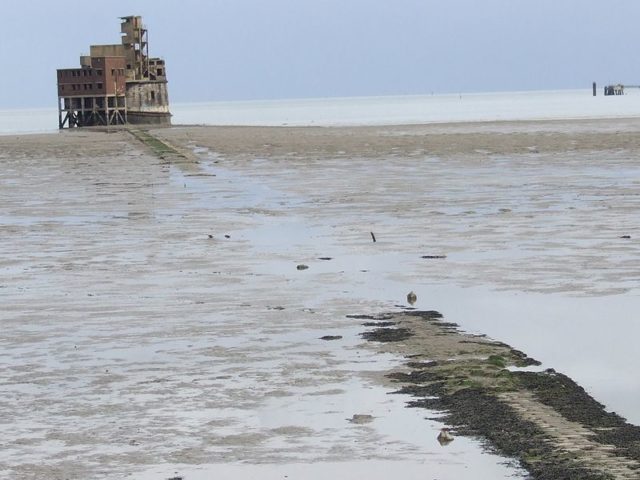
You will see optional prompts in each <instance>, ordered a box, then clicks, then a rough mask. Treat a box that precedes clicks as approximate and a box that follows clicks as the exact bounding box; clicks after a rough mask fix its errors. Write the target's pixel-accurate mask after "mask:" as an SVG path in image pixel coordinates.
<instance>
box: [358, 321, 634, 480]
mask: <svg viewBox="0 0 640 480" xmlns="http://www.w3.org/2000/svg"><path fill="white" fill-rule="evenodd" d="M368 319H369V320H370V321H369V322H366V323H365V324H363V325H364V326H366V327H369V328H371V327H373V330H367V331H365V332H364V333H362V337H363V338H364V339H366V340H368V341H370V342H375V343H377V344H378V345H380V349H381V350H383V351H385V352H389V351H394V352H396V353H401V354H403V355H404V356H405V358H406V359H407V362H406V365H405V366H406V370H404V371H397V372H392V373H389V374H387V378H388V380H389V381H390V382H392V383H394V384H398V385H399V389H398V390H397V393H403V394H410V395H412V396H413V397H414V398H415V400H413V401H411V402H410V403H409V404H408V407H411V408H424V409H427V410H429V411H436V412H440V413H441V414H442V417H439V419H440V420H441V421H444V422H445V423H446V424H447V425H450V426H451V427H453V429H454V432H455V433H456V434H458V435H464V436H472V437H478V438H480V439H482V441H483V442H484V443H485V445H486V446H487V448H488V449H490V450H491V451H494V452H496V453H499V454H501V455H505V456H507V457H510V458H514V459H515V460H517V461H518V462H519V464H520V465H521V466H522V467H523V468H524V469H526V470H527V471H528V472H529V473H530V474H531V478H533V479H536V480H542V479H561V480H605V479H618V478H621V479H626V478H629V479H631V478H637V476H638V475H640V427H638V426H635V425H631V424H629V423H627V422H626V421H625V419H624V418H622V417H620V416H619V415H617V414H615V413H610V412H607V411H606V410H605V408H604V406H603V405H601V404H600V403H598V402H597V401H596V400H595V399H593V397H591V396H590V395H589V394H588V393H587V392H586V391H585V390H584V389H583V388H582V387H580V386H579V385H578V384H577V383H575V382H574V381H573V380H572V379H570V378H569V377H567V376H566V375H563V374H561V373H558V372H556V371H555V370H553V369H546V370H543V371H521V370H520V369H522V368H523V367H528V366H536V365H539V362H537V361H536V360H534V359H532V358H529V357H527V356H526V354H524V353H523V352H520V351H518V350H515V349H513V348H511V347H510V346H508V345H506V344H504V343H502V342H496V341H493V340H491V339H488V338H486V337H483V336H477V335H469V334H466V333H464V332H462V331H460V330H459V328H458V326H457V325H456V324H454V323H449V322H444V321H443V319H442V315H441V314H439V313H438V312H436V311H408V312H403V313H393V314H385V315H382V316H378V317H374V316H370V317H369V318H368ZM523 401H524V402H526V407H524V406H522V404H523ZM533 412H536V414H535V415H534V414H533ZM558 419H559V420H560V421H558Z"/></svg>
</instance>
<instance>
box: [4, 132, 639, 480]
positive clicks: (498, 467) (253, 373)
mask: <svg viewBox="0 0 640 480" xmlns="http://www.w3.org/2000/svg"><path fill="white" fill-rule="evenodd" d="M152 133H153V134H154V135H157V136H158V137H160V138H163V139H165V140H166V141H168V142H169V143H171V144H173V145H175V146H176V147H177V148H179V149H181V150H183V151H184V152H185V153H186V154H188V155H187V156H189V157H190V158H186V159H180V160H178V159H171V158H164V159H160V158H158V157H156V156H154V155H152V154H151V153H150V152H149V151H148V150H147V149H146V148H145V146H144V145H142V144H141V143H140V142H138V141H137V140H135V139H134V138H132V137H131V136H130V135H128V134H127V133H126V132H115V133H112V134H105V133H99V132H88V131H82V132H69V133H65V134H62V135H42V136H37V135H36V136H23V137H19V138H18V137H12V136H10V137H2V138H0V165H1V166H2V169H1V170H0V172H1V173H0V185H1V189H0V197H1V198H0V200H1V204H0V230H1V231H2V240H1V241H0V274H1V276H0V301H2V304H3V305H5V306H6V308H3V311H2V312H0V321H1V322H2V327H3V336H2V338H1V340H0V347H1V349H0V357H1V360H2V365H3V367H2V369H1V370H0V381H2V384H3V385H4V389H5V391H6V394H5V395H4V396H3V398H2V399H0V432H2V437H3V439H4V440H3V444H4V446H3V447H4V448H3V449H2V451H1V452H0V471H1V472H2V473H3V474H4V475H14V476H15V475H17V476H18V477H19V478H41V477H42V476H43V475H49V476H53V477H54V478H55V477H56V476H59V477H64V478H87V477H91V478H114V477H117V476H118V475H121V476H122V475H127V474H133V478H165V477H169V476H170V474H173V473H174V471H178V472H185V471H190V472H191V473H190V475H191V476H195V475H196V474H197V472H195V471H196V470H198V469H199V468H200V467H198V466H199V465H209V467H207V468H210V469H212V470H210V471H214V472H215V470H216V466H215V465H220V464H225V465H232V464H236V463H239V462H242V463H248V464H253V465H260V464H268V465H280V467H279V468H283V469H282V470H278V473H285V472H286V466H287V465H296V464H300V463H307V462H320V463H321V464H322V465H327V466H329V465H331V467H330V468H329V469H330V470H331V469H333V468H336V467H335V465H336V463H335V462H338V463H337V465H339V466H341V467H337V468H338V469H339V468H343V469H344V470H343V471H349V468H351V467H353V468H356V467H355V466H353V465H354V464H352V462H356V464H358V465H361V463H359V462H362V461H369V460H371V459H376V460H377V461H382V462H388V463H387V464H390V465H393V466H394V468H399V469H403V471H404V472H405V474H406V477H407V478H412V477H411V475H412V472H413V474H415V478H418V475H419V474H420V473H422V474H424V468H434V469H437V471H438V475H439V478H456V479H465V478H469V479H471V478H479V476H484V477H485V478H507V477H508V476H509V475H513V473H514V470H513V468H512V467H508V466H505V465H504V464H503V463H502V462H503V460H502V459H501V458H500V457H496V456H494V455H490V454H485V453H482V451H481V448H480V445H479V442H478V441H476V440H473V439H471V440H469V439H466V438H464V437H460V438H457V439H456V441H455V442H454V443H453V444H451V445H450V446H448V447H447V448H442V447H441V446H440V445H439V444H438V443H437V442H436V438H435V437H436V435H437V432H438V430H439V428H440V427H441V426H442V425H441V423H439V422H437V421H435V420H426V419H424V417H425V416H431V415H428V414H425V412H419V411H416V410H411V409H406V408H404V406H405V404H406V403H407V402H408V401H409V400H410V399H409V396H408V395H407V396H402V395H388V393H389V392H390V391H392V389H391V388H390V387H389V385H388V382H386V381H385V379H384V378H385V377H384V375H385V374H386V373H388V372H389V371H391V370H392V369H394V368H396V367H398V366H401V365H402V364H403V359H402V356H401V355H398V354H394V353H380V352H379V351H378V349H376V348H372V347H371V346H370V345H366V344H365V342H363V341H362V339H361V338H360V333H361V332H362V330H363V327H362V326H361V325H360V322H359V321H357V320H355V319H350V318H348V317H347V315H349V314H358V313H370V314H377V313H379V312H381V311H389V310H390V309H391V310H393V309H395V308H397V309H399V310H401V308H402V307H406V306H407V305H406V304H405V303H404V300H405V297H406V293H407V292H408V291H409V290H414V291H416V293H417V294H418V304H417V305H416V306H418V307H420V308H425V309H438V310H445V313H447V318H448V319H451V320H452V321H456V322H457V323H459V324H461V325H462V327H463V328H465V329H468V330H472V331H473V330H478V331H482V332H486V333H490V334H491V335H493V336H494V337H495V338H498V339H500V340H504V341H507V342H509V343H510V344H512V345H513V346H514V347H516V348H520V349H523V350H526V351H527V353H529V354H531V355H533V356H534V357H536V358H538V359H540V360H542V361H543V363H545V364H546V363H547V362H550V363H551V362H554V363H555V362H556V360H558V361H559V363H560V365H556V364H554V365H550V366H554V367H556V368H558V370H561V371H563V372H565V373H569V374H571V376H572V377H574V378H575V377H579V378H578V380H579V382H580V383H583V384H586V386H587V387H588V389H589V391H590V392H592V393H594V395H595V397H596V399H598V400H601V401H604V403H605V404H606V405H607V406H611V404H612V403H611V402H609V401H608V399H606V398H604V399H603V397H606V395H607V392H610V391H611V389H610V388H609V387H611V385H610V384H606V382H604V381H603V382H600V379H599V378H598V377H594V376H593V375H590V373H589V372H586V373H585V372H583V371H581V370H580V368H579V367H575V365H574V364H572V363H571V361H570V360H571V359H572V358H578V359H579V360H580V361H582V360H583V359H584V358H585V357H590V358H593V357H594V355H593V353H592V352H593V351H594V350H593V345H597V346H598V348H599V349H600V350H598V351H602V350H605V353H604V354H603V355H602V358H595V359H594V362H595V363H596V364H597V365H600V366H602V370H601V371H600V372H599V373H601V374H602V376H603V377H606V378H614V379H615V378H627V376H628V375H627V374H629V375H630V374H631V373H630V372H626V371H625V370H624V368H618V364H617V363H615V362H616V361H617V359H618V358H619V356H618V355H617V354H616V351H619V350H620V348H619V346H620V345H619V344H617V345H606V344H604V345H602V344H600V343H599V342H604V341H607V340H609V338H608V337H606V336H605V337H602V336H598V333H599V331H598V330H597V328H596V327H597V326H598V325H599V324H597V323H596V321H601V320H602V319H601V317H599V316H598V317H597V319H596V320H594V321H590V318H589V316H588V315H586V316H585V318H586V320H585V319H580V318H568V319H566V321H567V325H566V332H567V333H566V335H570V334H571V332H572V331H575V330H576V329H578V328H579V329H580V330H581V331H582V332H583V335H584V336H585V337H584V338H586V339H587V340H589V341H591V342H592V344H588V343H587V344H584V343H583V345H584V350H585V352H586V353H583V354H577V355H569V356H567V357H563V356H562V355H555V354H554V353H553V351H554V350H555V349H554V347H555V346H556V345H555V344H554V343H553V341H551V340H550V339H549V338H548V337H549V335H543V334H541V333H539V330H540V327H539V326H535V325H534V326H533V327H532V322H531V321H530V319H529V318H527V313H526V312H523V313H522V317H520V318H515V319H514V318H509V319H508V321H509V323H508V324H507V323H504V322H502V321H500V319H499V318H498V319H496V318H494V317H493V315H495V314H496V312H499V311H500V309H501V308H506V307H504V306H505V305H508V304H509V301H512V300H513V299H514V295H519V296H520V297H518V298H516V307H517V301H518V300H519V299H522V300H523V304H524V305H527V311H528V312H531V308H530V302H533V304H534V305H538V306H539V307H540V308H541V309H544V307H545V305H553V304H555V303H558V302H560V303H561V304H562V308H560V310H562V311H564V310H563V309H566V307H567V305H569V306H570V307H571V306H574V305H578V304H579V305H582V302H586V303H587V304H590V302H593V300H594V299H595V300H596V301H597V302H598V303H597V305H596V307H595V309H594V311H596V312H597V311H598V308H606V310H607V311H615V310H616V308H618V309H620V311H623V312H627V311H631V310H629V309H628V306H629V305H631V306H633V305H637V279H638V271H637V268H636V263H637V262H635V263H634V261H633V260H634V259H637V256H638V246H637V242H636V241H635V235H634V233H635V216H634V213H635V212H636V210H637V206H638V198H637V186H638V178H640V175H639V170H640V169H639V167H638V166H637V162H636V161H635V159H636V158H637V153H638V151H639V147H640V140H639V138H640V135H638V133H640V122H638V121H637V120H617V121H606V122H605V121H601V122H599V121H585V122H542V123H509V124H477V125H450V126H445V125H441V126H438V125H434V126H428V127H420V126H411V127H384V128H383V127H366V128H340V129H330V128H308V129H305V128H249V127H243V128H230V127H227V128H198V127H189V128H172V129H166V130H158V131H154V132H152ZM372 231H373V232H375V234H376V237H377V240H378V241H377V242H376V243H373V242H372V241H371V237H370V232H372ZM626 235H630V236H631V238H621V237H623V236H626ZM432 255H435V256H438V255H446V258H444V259H424V258H422V257H423V256H432ZM320 258H331V260H320ZM299 264H306V265H308V266H309V267H310V268H309V269H308V270H303V271H301V270H297V269H296V266H297V265H299ZM478 289H480V294H478V291H479V290H478ZM538 299H539V300H538ZM485 302H486V303H485ZM395 305H400V307H395ZM621 305H622V307H621ZM443 307H444V308H443ZM465 308H467V309H468V310H465ZM483 308H484V309H483ZM448 309H449V310H451V311H454V312H455V315H449V314H448V312H446V311H447V310H448ZM503 311H504V312H510V311H511V310H509V309H505V310H503ZM516 311H517V308H516ZM636 311H637V309H636ZM474 312H475V313H474ZM452 316H453V318H452ZM547 320H548V319H547ZM580 320H583V323H577V322H579V321H580ZM629 320H631V319H630V318H622V319H621V318H619V316H615V317H614V318H611V319H608V321H610V322H611V324H612V325H615V326H616V327H617V328H618V329H619V330H618V331H621V332H622V334H621V340H620V341H621V342H622V345H623V348H622V350H623V353H624V359H625V361H626V362H628V363H633V362H634V359H635V357H634V356H637V355H638V353H637V352H635V350H632V349H631V348H627V344H625V343H624V339H625V338H627V339H628V338H629V336H630V333H633V332H634V330H633V329H634V328H637V327H634V325H633V322H631V321H629ZM585 321H586V324H585V323H584V322H585ZM540 322H541V324H542V325H544V324H545V320H544V319H541V320H540ZM492 329H493V331H491V330H492ZM532 330H534V331H538V334H537V335H533V336H532V335H530V332H531V331H532ZM564 332H565V330H564V327H563V328H562V329H560V330H559V332H558V337H559V338H560V339H562V338H563V335H565V333H564ZM501 333H504V335H501ZM608 333H609V334H611V332H608ZM325 335H334V336H341V337H342V338H341V339H338V340H334V341H324V340H321V339H320V338H321V337H323V336H325ZM505 337H506V338H505ZM603 338H604V340H603ZM526 339H529V341H530V342H531V343H527V340H526ZM615 340H616V341H617V340H618V339H617V338H616V339H615ZM627 341H628V340H627ZM529 347H534V348H529ZM536 349H537V351H531V350H536ZM546 349H549V350H546ZM549 351H551V353H549ZM539 353H542V355H539ZM573 368H576V371H575V372H574V371H572V369H573ZM628 370H630V369H628ZM589 371H592V369H589ZM574 373H577V375H576V374H574ZM618 373H619V377H617V374H618ZM581 375H584V376H583V377H581ZM580 377H581V378H580ZM633 378H635V376H633ZM590 382H593V385H591V384H590ZM598 385H607V388H604V389H602V390H601V391H599V390H598ZM616 387H617V388H619V389H618V390H615V392H614V393H615V394H614V395H612V396H615V397H616V398H620V397H621V395H620V391H622V393H623V394H622V398H627V399H628V398H634V396H633V395H634V394H635V393H636V392H638V390H639V388H640V387H639V386H638V384H637V381H636V382H635V383H634V382H633V381H628V382H625V383H624V385H623V387H624V388H622V389H621V390H620V387H619V386H618V385H616ZM635 398H637V397H635ZM628 403H629V404H630V405H633V404H635V402H628ZM620 405H622V406H624V405H627V403H625V402H624V401H622V402H621V403H620ZM614 408H616V409H618V408H619V406H618V405H615V406H614ZM621 413H622V414H623V415H624V416H627V417H630V416H632V415H638V413H639V412H637V411H636V410H633V408H629V410H628V411H623V412H621ZM356 414H366V415H372V416H373V417H374V419H373V421H372V422H371V423H369V424H365V425H358V424H354V423H351V422H349V421H348V419H349V418H351V417H352V416H353V415H356ZM638 416H640V415H638ZM425 466H426V467H425ZM470 467H471V470H470ZM202 468H205V467H202ZM205 470H206V469H205ZM319 470H322V468H319ZM381 471H384V469H382V468H379V467H378V468H376V469H375V471H374V472H373V473H372V475H373V476H372V477H371V478H376V477H375V474H376V472H381ZM434 471H435V470H434ZM252 472H253V470H252ZM264 472H265V473H268V472H269V470H268V468H267V467H265V470H264ZM271 472H272V471H271ZM249 474H252V473H249V471H248V470H247V475H249ZM285 474H286V473H285ZM240 475H242V474H240ZM150 476H151V477H150ZM189 478H191V477H189Z"/></svg>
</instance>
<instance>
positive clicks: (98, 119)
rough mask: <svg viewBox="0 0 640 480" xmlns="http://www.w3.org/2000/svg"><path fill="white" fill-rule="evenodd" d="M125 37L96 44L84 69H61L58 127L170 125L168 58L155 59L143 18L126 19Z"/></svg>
mask: <svg viewBox="0 0 640 480" xmlns="http://www.w3.org/2000/svg"><path fill="white" fill-rule="evenodd" d="M120 20H121V21H122V22H121V29H120V31H121V33H122V41H121V43H120V44H113V45H91V47H90V53H89V55H82V56H81V57H80V68H65V69H59V70H58V127H59V128H60V129H62V128H65V127H67V128H74V127H89V126H100V125H103V126H109V125H124V124H128V123H132V124H156V125H170V124H171V113H170V112H169V95H168V91H167V71H166V67H165V63H164V60H162V59H161V58H150V57H149V51H148V50H149V42H148V40H147V29H146V27H145V26H144V24H143V23H142V17H140V16H129V17H121V18H120Z"/></svg>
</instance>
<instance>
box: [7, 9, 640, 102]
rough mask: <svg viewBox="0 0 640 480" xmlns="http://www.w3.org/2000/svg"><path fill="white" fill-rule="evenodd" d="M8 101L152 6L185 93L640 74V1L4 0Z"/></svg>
mask: <svg viewBox="0 0 640 480" xmlns="http://www.w3.org/2000/svg"><path fill="white" fill-rule="evenodd" d="M2 4H3V5H2V10H1V12H0V32H1V33H0V35H1V37H0V38H1V42H0V65H1V67H0V72H1V75H0V108H20V107H41V106H55V105H56V89H55V81H56V78H55V69H56V68H69V67H74V66H77V65H78V57H79V55H80V54H81V53H83V52H88V46H89V45H90V44H92V43H118V42H119V20H118V18H117V17H119V16H123V15H130V14H135V15H142V16H143V17H144V20H145V23H146V25H147V27H148V28H149V40H150V54H151V55H152V56H161V57H164V58H165V59H166V61H167V73H168V76H169V89H170V90H169V93H170V97H171V100H172V101H174V102H189V101H207V100H245V99H273V98H300V97H327V96H359V95H395V94H424V93H432V92H434V93H447V92H453V93H457V92H478V91H505V90H537V89H563V88H589V86H590V84H591V82H592V81H594V80H596V81H598V82H599V83H605V82H624V83H630V84H640V61H639V60H640V59H639V58H638V57H639V55H640V54H639V53H638V46H639V44H640V29H639V28H638V25H639V24H640V1H638V0H598V1H596V0H446V1H444V0H443V1H435V0H180V1H164V0H162V1H161V0H109V1H107V2H98V1H96V2H94V1H91V2H71V3H69V2H56V1H52V0H28V1H27V0H23V1H20V2H14V1H11V2H9V1H3V2H2Z"/></svg>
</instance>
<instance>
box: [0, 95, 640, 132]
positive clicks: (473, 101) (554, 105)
mask: <svg viewBox="0 0 640 480" xmlns="http://www.w3.org/2000/svg"><path fill="white" fill-rule="evenodd" d="M171 111H172V113H173V124H174V125H180V124H200V125H272V126H282V125H292V126H305V125H323V126H339V125H402V124H421V123H448V122H484V121H499V120H551V119H584V118H616V117H640V90H629V91H628V93H627V94H626V95H624V96H617V97H615V96H610V97H605V96H603V95H602V89H600V90H599V91H598V96H597V97H593V96H592V92H591V90H590V89H588V90H557V91H533V92H503V93H472V94H471V93H467V94H464V93H463V94H456V95H411V96H386V97H349V98H312V99H295V100H263V101H233V102H207V103H173V104H172V105H171ZM57 122H58V112H57V110H56V109H55V108H43V109H29V110H27V109H25V110H0V134H5V135H6V134H25V133H46V132H51V133H53V132H57V131H58V129H57Z"/></svg>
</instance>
